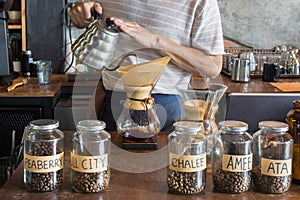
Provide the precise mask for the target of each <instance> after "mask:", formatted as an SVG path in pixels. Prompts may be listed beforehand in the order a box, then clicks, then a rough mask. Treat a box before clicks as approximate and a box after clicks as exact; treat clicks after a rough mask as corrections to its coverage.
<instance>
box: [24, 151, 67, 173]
mask: <svg viewBox="0 0 300 200" xmlns="http://www.w3.org/2000/svg"><path fill="white" fill-rule="evenodd" d="M63 167H64V153H63V152H62V153H60V154H56V155H53V156H31V155H28V154H26V153H24V169H25V170H27V171H29V172H36V173H48V172H56V171H58V170H60V169H62V168H63Z"/></svg>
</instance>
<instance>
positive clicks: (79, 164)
mask: <svg viewBox="0 0 300 200" xmlns="http://www.w3.org/2000/svg"><path fill="white" fill-rule="evenodd" d="M70 157H71V162H70V167H71V169H72V170H74V171H77V172H83V173H94V172H101V171H106V170H107V165H108V155H107V154H103V155H100V156H81V155H77V154H74V153H72V152H71V153H70Z"/></svg>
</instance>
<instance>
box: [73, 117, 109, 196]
mask: <svg viewBox="0 0 300 200" xmlns="http://www.w3.org/2000/svg"><path fill="white" fill-rule="evenodd" d="M105 127H106V124H105V122H103V121H98V120H83V121H80V122H78V124H77V126H76V128H77V131H76V132H75V133H74V135H73V137H72V140H71V152H70V159H71V161H70V168H71V184H72V188H73V190H75V191H76V192H81V193H95V192H102V191H104V190H106V189H107V188H108V186H109V181H110V169H109V157H110V134H109V133H108V132H106V131H105V130H104V129H105Z"/></svg>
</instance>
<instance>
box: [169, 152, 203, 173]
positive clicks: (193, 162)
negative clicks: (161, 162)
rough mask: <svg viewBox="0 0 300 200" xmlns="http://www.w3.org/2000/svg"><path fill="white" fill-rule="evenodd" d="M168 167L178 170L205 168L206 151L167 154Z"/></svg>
mask: <svg viewBox="0 0 300 200" xmlns="http://www.w3.org/2000/svg"><path fill="white" fill-rule="evenodd" d="M169 168H170V169H171V170H173V171H178V172H197V171H202V170H205V169H206V153H202V154H199V155H178V154H174V153H170V154H169Z"/></svg>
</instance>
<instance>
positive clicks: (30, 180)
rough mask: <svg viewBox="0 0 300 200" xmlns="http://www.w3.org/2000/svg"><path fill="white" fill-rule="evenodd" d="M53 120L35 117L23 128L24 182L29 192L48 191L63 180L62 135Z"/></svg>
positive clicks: (57, 124) (57, 123) (55, 121)
mask: <svg viewBox="0 0 300 200" xmlns="http://www.w3.org/2000/svg"><path fill="white" fill-rule="evenodd" d="M58 127H59V122H58V121H57V120H53V119H39V120H34V121H31V122H30V123H29V125H28V126H26V127H25V130H24V183H25V187H26V188H27V190H29V191H34V192H48V191H53V190H55V189H57V188H58V187H59V186H60V185H61V184H62V182H63V167H64V164H63V162H64V134H63V132H62V131H60V130H59V129H58Z"/></svg>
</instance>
